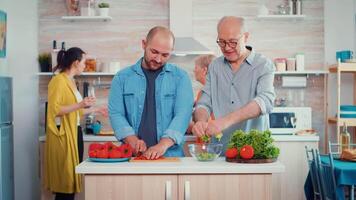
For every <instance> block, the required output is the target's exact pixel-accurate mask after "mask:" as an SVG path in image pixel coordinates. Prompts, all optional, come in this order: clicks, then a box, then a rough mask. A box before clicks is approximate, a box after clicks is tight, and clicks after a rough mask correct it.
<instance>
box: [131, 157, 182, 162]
mask: <svg viewBox="0 0 356 200" xmlns="http://www.w3.org/2000/svg"><path fill="white" fill-rule="evenodd" d="M135 158H136V157H133V158H131V159H130V162H180V159H179V158H178V157H165V158H159V159H157V160H135Z"/></svg>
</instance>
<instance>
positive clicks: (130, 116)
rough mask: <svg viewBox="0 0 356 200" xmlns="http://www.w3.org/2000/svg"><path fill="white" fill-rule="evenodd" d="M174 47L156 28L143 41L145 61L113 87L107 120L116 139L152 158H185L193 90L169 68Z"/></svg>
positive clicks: (169, 34) (128, 70)
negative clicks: (185, 143) (185, 137)
mask: <svg viewBox="0 0 356 200" xmlns="http://www.w3.org/2000/svg"><path fill="white" fill-rule="evenodd" d="M173 46H174V35H173V34H172V32H171V31H170V30H168V29H167V28H165V27H160V26H157V27H154V28H152V29H151V30H150V31H149V32H148V34H147V36H146V39H144V40H142V49H143V50H144V56H143V57H142V58H140V59H139V60H138V61H137V62H136V64H134V65H132V66H129V67H127V68H125V69H124V70H121V71H119V72H118V73H117V74H116V75H115V77H114V79H113V81H112V85H111V90H110V95H109V116H110V122H111V126H112V127H113V129H114V132H115V136H116V138H117V139H118V140H120V141H123V142H125V143H128V144H130V145H131V146H132V147H134V148H135V152H136V154H141V153H143V156H145V157H146V158H148V159H156V158H158V157H160V156H163V155H164V156H166V157H170V156H175V157H177V156H178V157H179V156H184V153H183V148H182V146H183V144H184V134H185V130H186V129H187V127H188V124H189V121H190V118H191V113H192V108H193V90H192V85H191V81H190V79H189V76H188V74H187V73H186V72H185V71H183V70H182V69H180V68H179V67H178V66H176V65H173V64H170V63H167V61H168V59H169V57H170V56H171V53H172V50H173Z"/></svg>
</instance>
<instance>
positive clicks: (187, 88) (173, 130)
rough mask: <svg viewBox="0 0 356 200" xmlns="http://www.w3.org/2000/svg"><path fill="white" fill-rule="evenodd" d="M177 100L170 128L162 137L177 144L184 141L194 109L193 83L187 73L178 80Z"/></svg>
mask: <svg viewBox="0 0 356 200" xmlns="http://www.w3.org/2000/svg"><path fill="white" fill-rule="evenodd" d="M177 81H178V83H177V84H178V85H179V86H178V87H177V90H176V101H175V104H174V112H173V113H174V117H173V119H172V121H171V123H170V124H169V126H168V128H167V129H166V130H165V131H164V133H163V135H162V138H170V139H172V140H173V141H174V143H175V144H177V145H181V144H182V143H183V142H184V134H185V131H186V130H187V128H188V125H189V122H190V119H191V116H192V109H193V102H194V98H193V89H192V83H191V81H190V79H189V76H188V74H187V73H183V74H182V76H181V78H180V79H178V80H177Z"/></svg>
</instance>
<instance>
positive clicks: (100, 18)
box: [62, 16, 112, 22]
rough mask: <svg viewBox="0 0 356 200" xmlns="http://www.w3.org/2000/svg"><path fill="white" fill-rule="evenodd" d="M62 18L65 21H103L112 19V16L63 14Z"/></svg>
mask: <svg viewBox="0 0 356 200" xmlns="http://www.w3.org/2000/svg"><path fill="white" fill-rule="evenodd" d="M62 20H63V21H69V22H75V21H78V22H79V21H97V22H100V21H103V22H107V21H111V20H112V17H110V16H107V17H103V16H62Z"/></svg>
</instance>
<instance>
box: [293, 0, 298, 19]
mask: <svg viewBox="0 0 356 200" xmlns="http://www.w3.org/2000/svg"><path fill="white" fill-rule="evenodd" d="M292 2H293V9H292V10H293V15H296V14H297V0H292Z"/></svg>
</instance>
